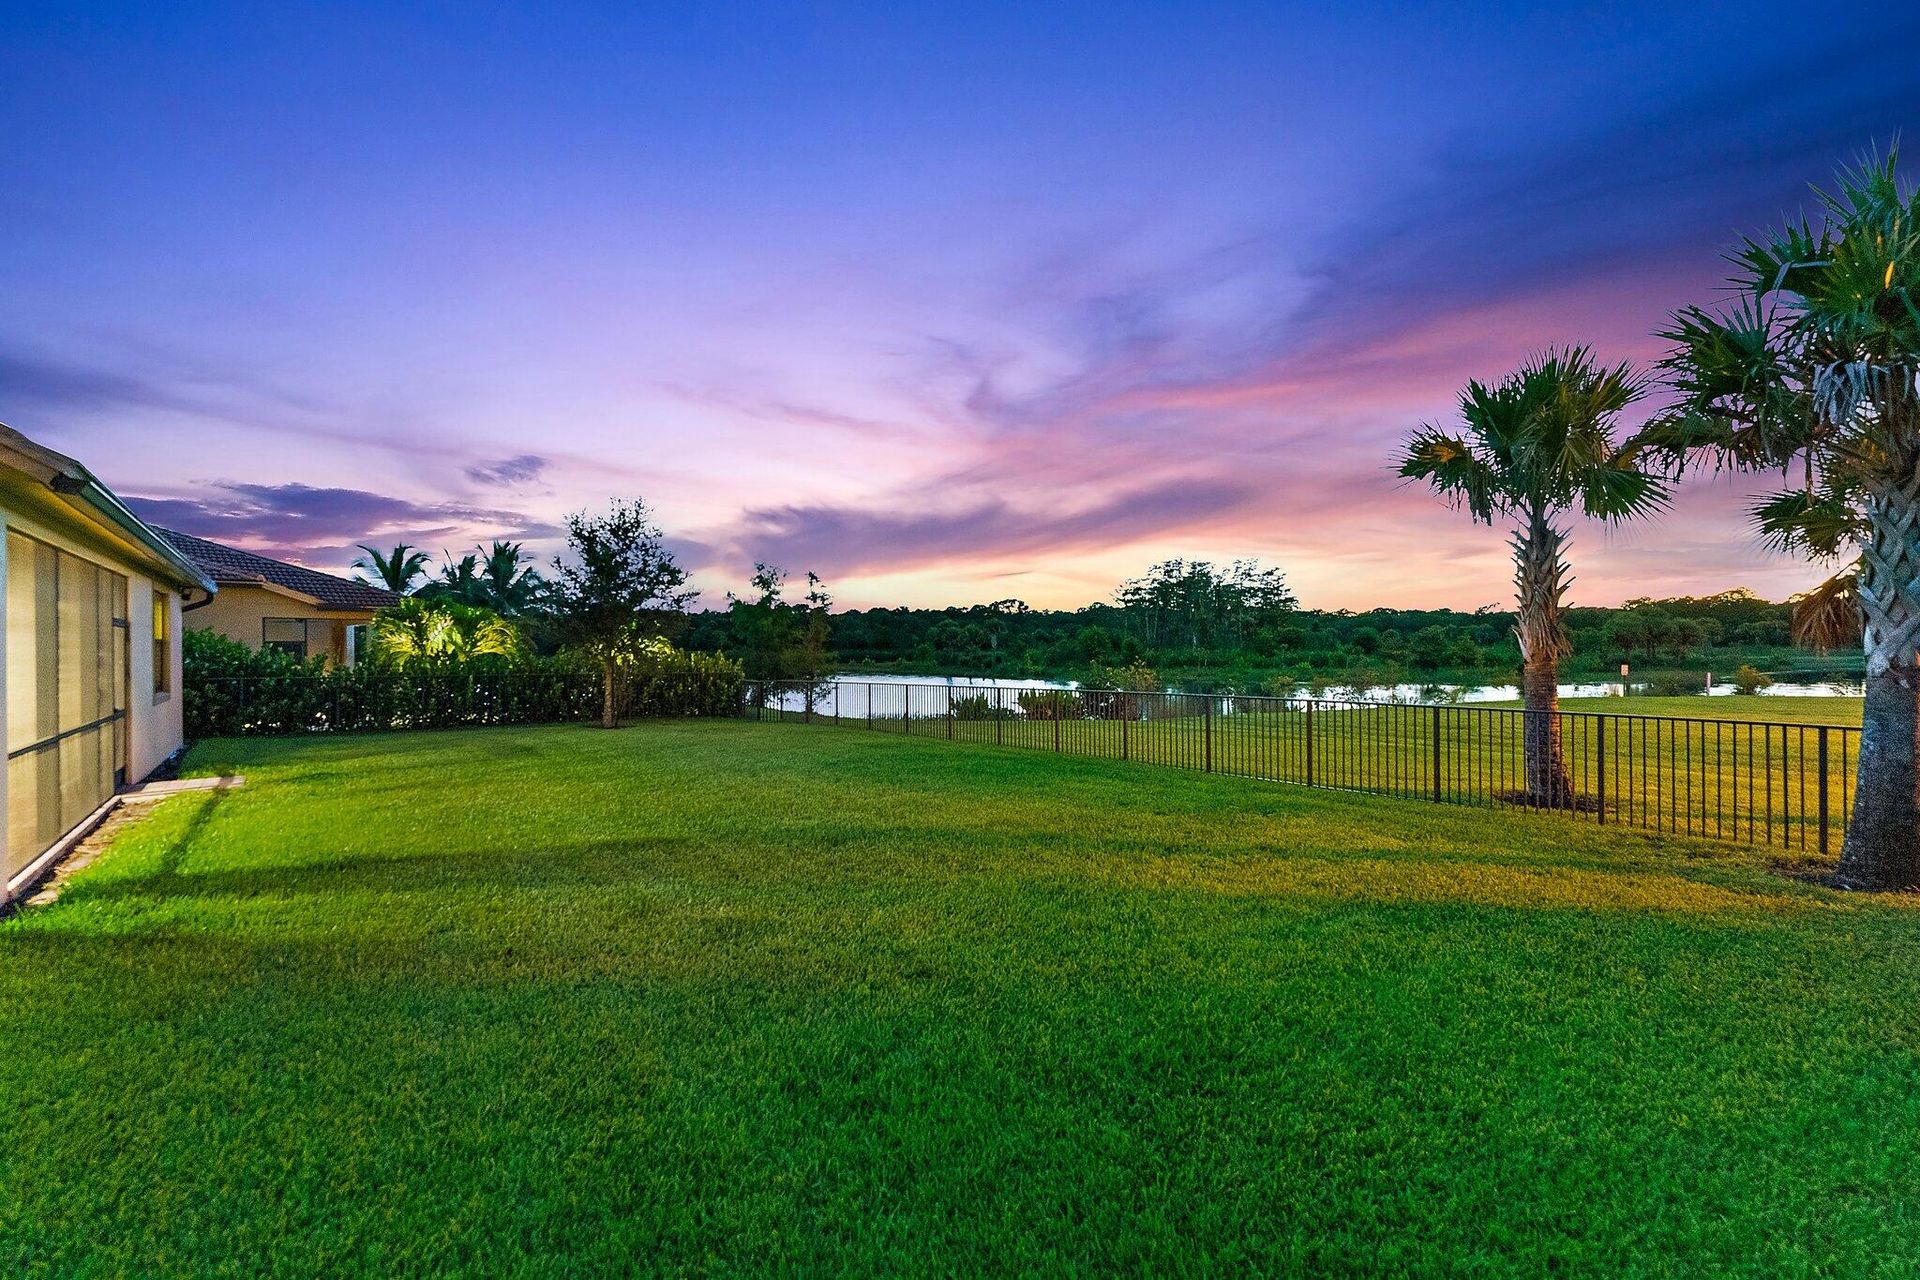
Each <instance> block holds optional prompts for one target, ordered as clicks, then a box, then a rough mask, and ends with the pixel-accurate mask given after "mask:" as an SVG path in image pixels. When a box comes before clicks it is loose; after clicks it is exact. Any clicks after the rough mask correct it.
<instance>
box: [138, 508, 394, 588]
mask: <svg viewBox="0 0 1920 1280" xmlns="http://www.w3.org/2000/svg"><path fill="white" fill-rule="evenodd" d="M154 532H155V533H158V534H159V535H160V536H161V537H163V538H165V539H166V540H167V541H168V542H170V543H172V544H173V546H174V548H175V549H176V550H178V551H179V552H180V554H181V555H183V556H185V557H186V558H187V559H189V560H191V561H192V562H193V563H195V564H197V565H199V566H200V568H201V569H203V570H205V571H206V574H207V576H208V577H210V578H212V579H213V580H214V582H215V583H220V584H225V583H233V584H235V585H239V584H242V583H248V582H267V583H272V584H273V585H275V586H279V587H285V588H287V589H288V590H289V591H298V592H299V593H300V594H302V595H308V596H312V597H313V598H314V599H316V600H318V601H319V602H320V603H321V605H322V606H323V607H325V608H329V609H384V608H386V607H388V606H389V605H392V604H395V603H397V602H398V601H399V599H400V597H399V596H397V595H395V594H394V593H393V592H391V591H388V590H387V589H386V588H384V587H372V586H368V585H367V584H366V583H364V582H355V581H354V580H353V579H351V578H336V577H335V576H334V575H332V574H330V573H321V572H319V571H318V570H316V569H303V568H301V567H300V566H299V565H297V564H288V563H287V562H286V561H284V560H272V559H269V558H268V557H266V556H262V555H255V554H254V553H253V552H251V551H242V550H241V549H240V548H238V547H229V546H225V545H223V544H221V543H218V542H208V541H207V540H206V539H205V538H196V537H194V536H193V535H192V534H188V533H176V532H174V531H173V530H172V529H161V528H159V527H157V526H155V527H154Z"/></svg>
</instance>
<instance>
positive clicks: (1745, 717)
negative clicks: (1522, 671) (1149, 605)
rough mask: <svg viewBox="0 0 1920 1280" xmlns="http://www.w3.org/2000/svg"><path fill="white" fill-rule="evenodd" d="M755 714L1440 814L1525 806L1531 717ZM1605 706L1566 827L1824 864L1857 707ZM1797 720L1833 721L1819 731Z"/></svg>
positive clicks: (801, 704) (892, 691) (1467, 707)
mask: <svg viewBox="0 0 1920 1280" xmlns="http://www.w3.org/2000/svg"><path fill="white" fill-rule="evenodd" d="M756 695H757V696H756V712H755V713H756V714H757V715H758V716H760V717H761V718H762V719H764V718H766V717H767V716H768V715H772V716H773V717H774V718H777V719H786V720H799V721H803V722H806V723H809V724H816V725H832V726H836V727H840V728H859V729H870V730H874V731H879V732H892V733H901V734H908V735H918V736H924V737H930V738H943V739H948V740H952V741H955V742H970V743H976V744H990V745H993V746H1004V747H1021V748H1028V749H1037V750H1043V751H1052V752H1056V753H1059V754H1063V755H1081V756H1101V757H1105V758H1107V759H1113V760H1122V761H1127V762H1131V763H1138V764H1149V765H1162V766H1171V767H1174V768H1181V769H1191V770H1198V771H1200V772H1204V773H1222V774H1231V775H1235V776H1239V777H1247V778H1259V779H1264V780H1267V781H1274V782H1288V783H1296V784H1300V785H1304V786H1314V787H1323V788H1329V789H1333V790H1342V791H1363V792H1370V793H1374V794H1381V795H1392V796H1399V797H1402V798H1405V799H1418V800H1429V801H1432V802H1434V803H1439V804H1467V805H1479V806H1484V807H1489V808H1513V807H1522V808H1525V807H1537V806H1538V804H1539V801H1538V799H1537V798H1535V797H1533V796H1530V795H1529V794H1528V793H1527V775H1526V767H1525V761H1526V751H1525V741H1526V732H1527V721H1528V719H1529V713H1526V712H1524V711H1522V710H1520V709H1519V708H1518V707H1515V706H1505V705H1487V704H1459V705H1417V706H1416V705H1406V704H1398V703H1376V702H1360V701H1349V700H1329V699H1310V698H1264V697H1245V696H1225V695H1212V694H1180V693H1126V692H1115V691H1104V690H1047V689H1029V688H1022V687H1018V686H987V685H974V686H967V685H929V684H907V683H888V682H872V681H830V682H826V683H823V684H820V685H814V686H807V687H801V686H791V687H782V686H770V687H764V688H761V689H759V690H756ZM1735 701H1736V699H1734V698H1712V699H1709V698H1664V699H1651V698H1610V699H1585V700H1581V701H1578V702H1574V701H1569V703H1568V705H1567V706H1566V707H1564V708H1563V709H1562V710H1561V711H1560V712H1559V713H1558V714H1556V715H1555V716H1554V719H1555V720H1556V721H1557V722H1558V724H1559V729H1560V735H1561V739H1562V743H1563V748H1564V751H1565V755H1566V760H1567V766H1568V770H1569V773H1570V774H1571V777H1572V781H1573V786H1574V793H1575V797H1576V802H1575V803H1574V804H1573V805H1571V806H1569V807H1568V808H1567V810H1566V811H1567V812H1568V813H1569V814H1571V815H1573V816H1578V817H1582V818H1586V819H1588V820H1590V821H1593V822H1595V823H1598V824H1607V823H1613V824H1615V825H1622V826H1633V827H1642V828H1646V829H1649V830H1653V831H1662V832H1668V833H1674V834H1680V835H1689V836H1700V837H1704V838H1708V839H1716V840H1729V841H1735V842H1738V843H1743V844H1756V845H1767V846H1771V847H1775V848H1781V849H1792V850H1797V851H1800V852H1804V853H1809V854H1813V855H1822V856H1833V855H1837V853H1838V851H1839V847H1840V841H1841V838H1842V836H1843V835H1844V834H1845V830H1846V825H1847V820H1848V817H1849V816H1850V813H1851V809H1852V802H1853V783H1854V768H1855V765H1856V764H1857V762H1858V757H1859V728H1858V722H1859V700H1858V699H1853V700H1851V704H1852V705H1851V719H1852V721H1853V723H1852V724H1848V723H1846V721H1845V718H1844V717H1845V716H1846V712H1847V708H1845V707H1835V706H1831V705H1827V704H1831V703H1841V702H1845V701H1847V700H1843V699H1808V700H1805V701H1808V702H1817V703H1820V704H1822V705H1821V706H1819V707H1802V708H1798V709H1794V708H1790V707H1787V708H1782V706H1781V704H1784V703H1787V702H1789V701H1798V700H1789V699H1781V698H1755V697H1747V698H1739V699H1737V701H1738V702H1739V703H1740V704H1742V705H1741V706H1740V707H1739V708H1738V709H1737V710H1736V709H1735V708H1733V707H1731V706H1729V705H1726V704H1732V703H1734V702H1735ZM1810 712H1819V713H1823V714H1825V715H1829V716H1833V717H1835V718H1834V720H1833V722H1832V723H1827V722H1825V721H1824V720H1822V719H1819V718H1817V717H1814V718H1809V713H1810Z"/></svg>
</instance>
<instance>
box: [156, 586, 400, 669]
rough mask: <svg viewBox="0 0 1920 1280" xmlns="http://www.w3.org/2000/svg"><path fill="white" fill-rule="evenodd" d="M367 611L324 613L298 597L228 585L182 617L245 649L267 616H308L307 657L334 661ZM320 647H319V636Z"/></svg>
mask: <svg viewBox="0 0 1920 1280" xmlns="http://www.w3.org/2000/svg"><path fill="white" fill-rule="evenodd" d="M371 616H372V615H370V614H354V615H352V616H350V617H349V616H346V615H343V614H341V613H339V612H328V611H325V610H322V609H319V608H316V607H315V606H313V605H310V604H307V603H306V602H305V601H302V600H295V599H293V598H292V597H290V596H285V595H282V594H280V593H279V592H277V591H269V590H267V589H266V588H264V587H249V586H242V585H239V584H229V585H227V586H224V587H221V588H220V592H219V594H218V595H216V596H214V598H213V602H212V603H211V604H208V605H206V606H204V607H203V608H199V609H195V610H193V611H192V612H191V613H189V614H187V616H186V625H187V626H189V627H192V628H194V629H196V630H197V629H200V628H206V629H207V630H210V631H215V632H218V633H219V634H221V635H223V636H225V637H226V638H227V639H229V640H238V641H239V642H240V643H241V644H244V645H246V646H247V647H248V648H249V649H258V648H259V647H260V637H261V630H260V627H261V623H262V622H263V621H264V620H265V619H267V618H304V619H311V620H313V622H314V625H312V626H310V627H309V628H308V637H309V639H308V644H309V646H310V648H309V650H308V656H309V657H314V656H319V657H325V658H330V659H331V660H332V661H334V662H345V661H346V660H347V627H348V626H349V625H351V624H352V623H357V622H365V621H367V619H368V618H369V617H371ZM323 636H324V637H325V640H324V646H325V647H324V648H321V647H320V646H321V645H322V637H323Z"/></svg>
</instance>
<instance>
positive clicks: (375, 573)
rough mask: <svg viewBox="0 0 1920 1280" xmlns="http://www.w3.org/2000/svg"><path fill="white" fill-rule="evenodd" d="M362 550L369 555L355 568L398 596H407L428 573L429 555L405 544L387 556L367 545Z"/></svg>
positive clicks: (355, 563)
mask: <svg viewBox="0 0 1920 1280" xmlns="http://www.w3.org/2000/svg"><path fill="white" fill-rule="evenodd" d="M360 550H362V551H364V552H366V553H367V554H366V555H365V556H363V557H362V558H360V559H358V560H355V561H354V562H353V567H354V568H356V569H358V570H360V572H362V573H364V574H366V575H367V576H368V577H370V578H372V579H373V580H374V582H375V583H376V584H377V585H379V586H382V587H385V588H386V589H387V590H389V591H391V592H393V593H395V594H396V595H403V596H404V595H406V594H407V593H408V592H409V591H411V590H412V589H413V583H414V580H415V579H416V578H418V577H420V576H421V575H422V574H424V573H426V571H427V553H426V552H424V551H416V550H414V549H413V547H411V546H409V545H408V544H406V543H404V542H402V543H399V544H397V545H396V546H395V547H394V549H393V550H392V551H391V552H389V553H387V554H386V555H381V554H380V553H379V552H378V551H376V550H374V549H373V548H372V547H369V546H366V545H365V544H362V545H361V547H360Z"/></svg>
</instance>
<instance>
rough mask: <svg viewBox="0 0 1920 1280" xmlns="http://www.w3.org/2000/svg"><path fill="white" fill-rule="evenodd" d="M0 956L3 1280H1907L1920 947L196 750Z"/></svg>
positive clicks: (1339, 811) (543, 777)
mask: <svg viewBox="0 0 1920 1280" xmlns="http://www.w3.org/2000/svg"><path fill="white" fill-rule="evenodd" d="M193 763H194V765H195V766H197V767H198V768H200V769H203V770H214V769H235V770H239V771H241V772H244V773H245V774H247V776H248V783H247V785H246V787H245V788H244V789H243V790H241V791H238V792H235V793H232V794H229V795H226V796H222V797H218V798H208V797H187V798H181V799H176V800H173V801H169V802H168V803H167V804H165V805H164V806H162V807H161V808H160V809H159V810H158V811H157V812H156V813H155V814H154V815H153V817H152V818H151V819H150V820H148V821H147V822H146V823H145V824H144V825H141V826H137V827H134V828H130V829H129V830H128V832H127V833H126V834H125V835H124V836H123V838H122V839H121V841H120V842H119V844H118V845H117V846H116V848H115V849H114V850H113V851H112V852H110V853H109V855H108V856H107V857H106V858H105V859H104V860H103V861H102V862H100V863H99V864H96V866H95V867H93V868H92V869H91V870H89V871H88V872H86V873H84V874H83V876H82V877H81V878H80V879H78V880H77V881H76V882H75V884H74V885H73V886H72V887H71V888H70V890H69V891H68V894H67V896H66V897H65V898H63V899H62V901H61V902H59V903H58V904H57V905H55V906H53V907H51V908H47V909H44V910H39V911H35V912H31V913H28V914H27V915H25V916H22V917H20V918H17V919H15V920H12V921H10V922H7V923H5V924H4V925H0V1046H4V1049H3V1051H0V1094H3V1095H4V1096H5V1097H6V1099H7V1101H8V1104H9V1107H8V1123H7V1128H6V1132H5V1133H4V1135H0V1271H3V1272H5V1273H6V1274H19V1273H28V1274H32V1273H35V1272H36V1271H37V1272H39V1273H43V1274H49V1275H68V1274H99V1275H109V1274H121V1273H125V1274H142V1275H145V1274H195V1275H200V1274H228V1275H249V1276H251V1275H258V1274H263V1273H279V1274H290V1275H314V1274H327V1275H341V1274H354V1273H370V1274H379V1275H383V1276H384V1275H404V1274H442V1273H445V1274H451V1273H456V1272H465V1273H473V1274H488V1275H500V1274H520V1275H555V1276H559V1275H577V1274H598V1273H624V1272H628V1271H637V1272H643V1273H644V1272H669V1273H673V1272H696V1273H725V1272H752V1273H759V1272H784V1273H805V1274H888V1273H895V1274H897V1273H939V1274H988V1273H991V1274H1007V1273H1014V1272H1021V1271H1027V1272H1034V1273H1053V1272H1063V1271H1079V1272H1083V1273H1092V1274H1101V1273H1112V1272H1114V1271H1151V1272H1155V1273H1173V1274H1196V1273H1202V1272H1214V1273H1219V1272H1231V1273H1243V1274H1244V1273H1255V1274H1257V1273H1265V1274H1287V1273H1297V1272H1301V1271H1312V1272H1318V1273H1328V1272H1333V1273H1340V1272H1347V1273H1364V1274H1404V1273H1435V1272H1445V1273H1465V1274H1485V1275H1527V1276H1533V1275H1540V1274H1543V1273H1547V1272H1550V1271H1556V1272H1561V1273H1573V1274H1586V1275H1607V1276H1615V1275H1636V1274H1647V1275H1674V1276H1696V1275H1705V1274H1742V1275H1751V1276H1767V1277H1772V1276H1791V1275H1809V1274H1827V1275H1836V1276H1861V1275H1886V1276H1895V1275H1912V1274H1914V1273H1915V1271H1916V1270H1917V1269H1920V909H1917V908H1916V904H1915V903H1914V902H1912V901H1905V900H1901V901H1875V900H1868V899H1864V898H1858V897H1841V896H1838V895H1834V894H1830V893H1827V892H1825V891H1823V890H1819V889H1815V888H1811V887H1808V886H1806V885H1803V884H1801V883H1798V882H1795V881H1791V880H1787V879H1784V878H1781V877H1779V876H1776V875H1773V874H1771V873H1770V872H1769V871H1768V870H1767V862H1766V857H1765V855H1764V854H1761V853H1750V852H1747V851H1742V850H1733V849H1722V848H1713V847H1709V846H1705V845H1695V844H1687V843H1685V842H1666V843H1662V842H1660V841H1657V840H1655V839H1652V838H1648V837H1642V836H1634V835H1627V834H1622V833H1620V832H1617V831H1615V830H1612V829H1606V828H1596V827H1593V826H1591V825H1588V824H1583V823H1576V822H1571V821H1568V820H1565V819H1562V818H1559V817H1555V816H1552V815H1538V816H1533V815H1513V814H1489V813H1482V812H1477V811H1470V810H1460V809H1449V808H1443V807H1432V806H1425V805H1420V804H1416V803H1411V802H1395V801H1387V800H1379V799H1371V798H1366V797H1356V796H1343V795H1337V794H1330V793H1322V792H1311V791H1306V790H1302V789H1295V788H1288V787H1280V786H1273V785H1269V784H1262V783H1256V782H1249V781H1241V780H1235V779H1231V778H1222V777H1208V776H1205V775H1195V774H1190V773H1180V772H1175V771H1171V770H1159V769H1148V768H1142V767H1139V766H1137V765H1127V764H1122V763H1119V762H1109V761H1101V760H1088V759H1075V758H1071V757H1056V756H1053V755H1050V754H1043V753H1039V752H1017V751H1012V750H995V749H992V748H989V747H981V746H970V745H966V744H949V743H947V742H944V741H938V740H932V741H928V740H918V739H904V738H901V737H898V736H893V735H887V734H879V733H875V734H867V733H861V732H834V731H831V730H826V729H820V728H814V727H805V726H798V725H776V724H768V725H755V724H742V723H729V722H680V723H670V724H662V723H655V724H644V725H639V726H635V727H632V728H629V729H626V730H624V731H622V732H619V733H613V734H606V733H601V732H599V731H596V730H592V729H587V728H579V727H568V728H555V729H536V730H524V729H503V730H474V731H466V732H447V733H422V734H414V735H392V736H382V737H366V738H357V739H354V738H349V739H340V740H334V741H325V740H308V741H264V740H261V741H250V742H216V743H210V744H206V745H204V746H202V747H201V748H199V749H198V750H197V751H196V753H195V755H194V757H193Z"/></svg>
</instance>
